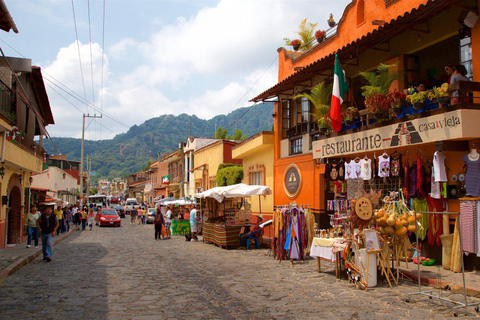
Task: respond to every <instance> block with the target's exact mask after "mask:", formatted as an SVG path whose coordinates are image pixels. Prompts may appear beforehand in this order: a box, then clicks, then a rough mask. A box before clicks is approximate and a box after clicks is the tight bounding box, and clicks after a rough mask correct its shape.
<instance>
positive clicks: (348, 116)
mask: <svg viewBox="0 0 480 320" xmlns="http://www.w3.org/2000/svg"><path fill="white" fill-rule="evenodd" d="M357 114H358V109H357V108H355V107H348V108H347V109H345V111H344V112H343V115H342V118H343V119H344V123H345V125H346V126H347V127H350V126H351V125H353V119H354V118H355V117H356V116H357Z"/></svg>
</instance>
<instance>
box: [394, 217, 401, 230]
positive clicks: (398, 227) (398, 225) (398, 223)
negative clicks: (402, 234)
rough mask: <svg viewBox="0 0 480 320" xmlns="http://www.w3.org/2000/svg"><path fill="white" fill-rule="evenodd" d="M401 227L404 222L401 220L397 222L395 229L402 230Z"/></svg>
mask: <svg viewBox="0 0 480 320" xmlns="http://www.w3.org/2000/svg"><path fill="white" fill-rule="evenodd" d="M401 227H403V223H402V220H400V219H397V220H395V229H400V228H401Z"/></svg>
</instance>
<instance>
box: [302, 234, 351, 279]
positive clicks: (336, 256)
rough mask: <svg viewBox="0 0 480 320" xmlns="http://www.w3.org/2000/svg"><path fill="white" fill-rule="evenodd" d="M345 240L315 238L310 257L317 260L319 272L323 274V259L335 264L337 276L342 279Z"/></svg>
mask: <svg viewBox="0 0 480 320" xmlns="http://www.w3.org/2000/svg"><path fill="white" fill-rule="evenodd" d="M344 242H345V239H343V238H313V242H312V247H311V248H310V256H311V257H312V258H317V266H318V272H321V263H320V261H321V259H323V260H327V261H331V262H334V263H335V275H336V277H337V278H339V277H340V263H339V260H341V258H342V257H341V251H342V249H343V247H344V245H343V243H344Z"/></svg>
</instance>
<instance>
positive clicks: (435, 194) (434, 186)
mask: <svg viewBox="0 0 480 320" xmlns="http://www.w3.org/2000/svg"><path fill="white" fill-rule="evenodd" d="M430 196H431V197H432V198H434V199H440V198H441V197H442V194H441V192H440V182H437V181H435V168H434V167H432V178H431V183H430Z"/></svg>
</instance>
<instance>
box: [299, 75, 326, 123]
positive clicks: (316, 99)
mask: <svg viewBox="0 0 480 320" xmlns="http://www.w3.org/2000/svg"><path fill="white" fill-rule="evenodd" d="M331 96H332V85H331V84H325V82H321V83H319V84H317V85H316V86H314V87H313V88H312V90H311V91H310V93H301V94H297V95H296V96H295V97H294V99H297V98H307V99H308V100H310V102H311V103H312V105H313V106H314V110H313V113H312V114H313V115H314V116H315V117H316V118H317V119H321V118H323V117H324V116H325V115H327V114H328V111H329V110H330V99H331Z"/></svg>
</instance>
